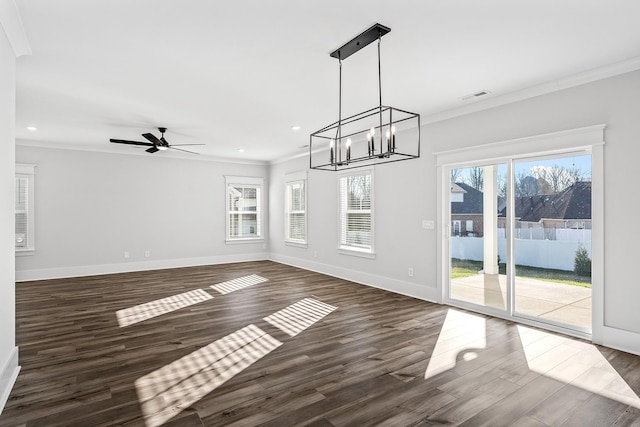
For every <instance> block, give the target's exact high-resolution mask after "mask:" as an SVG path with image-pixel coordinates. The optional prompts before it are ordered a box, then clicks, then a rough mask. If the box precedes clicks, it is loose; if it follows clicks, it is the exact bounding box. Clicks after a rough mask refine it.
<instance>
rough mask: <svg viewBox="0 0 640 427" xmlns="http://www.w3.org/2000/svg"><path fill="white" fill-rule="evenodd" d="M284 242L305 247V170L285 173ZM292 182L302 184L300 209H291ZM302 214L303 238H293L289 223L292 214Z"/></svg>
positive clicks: (306, 237)
mask: <svg viewBox="0 0 640 427" xmlns="http://www.w3.org/2000/svg"><path fill="white" fill-rule="evenodd" d="M284 181H285V183H284V243H285V244H286V245H290V246H298V247H303V248H306V247H307V245H308V243H307V240H308V214H307V202H308V197H307V191H308V190H307V171H301V172H296V173H290V174H287V175H285V179H284ZM294 184H302V186H303V197H304V205H303V206H302V208H303V209H302V210H296V211H294V210H291V209H290V207H291V190H292V186H293V185H294ZM294 213H295V214H302V215H303V216H304V238H303V239H295V238H292V237H291V235H290V231H291V230H290V224H291V215H292V214H294Z"/></svg>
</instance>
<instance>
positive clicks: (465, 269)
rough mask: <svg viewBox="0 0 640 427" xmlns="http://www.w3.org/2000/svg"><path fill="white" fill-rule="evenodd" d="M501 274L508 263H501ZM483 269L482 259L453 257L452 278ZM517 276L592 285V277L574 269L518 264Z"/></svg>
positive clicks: (567, 283)
mask: <svg viewBox="0 0 640 427" xmlns="http://www.w3.org/2000/svg"><path fill="white" fill-rule="evenodd" d="M498 267H499V269H500V274H505V273H506V265H505V264H500V265H499V266H498ZM480 270H482V261H470V260H464V259H456V258H452V259H451V278H452V279H459V278H461V277H468V276H473V275H476V274H478V271H480ZM516 276H520V277H528V278H531V279H540V280H545V281H547V282H555V283H564V284H565V285H572V286H582V287H583V288H590V287H591V277H584V276H578V275H577V274H575V273H574V272H573V271H564V270H553V269H549V268H538V267H528V266H525V265H516Z"/></svg>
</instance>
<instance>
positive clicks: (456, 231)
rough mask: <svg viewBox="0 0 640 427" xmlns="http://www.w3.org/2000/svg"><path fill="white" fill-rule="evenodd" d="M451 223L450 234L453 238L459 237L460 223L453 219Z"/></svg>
mask: <svg viewBox="0 0 640 427" xmlns="http://www.w3.org/2000/svg"><path fill="white" fill-rule="evenodd" d="M452 223H453V226H452V230H451V234H453V235H454V236H459V235H460V232H461V230H462V225H461V224H462V223H461V222H460V221H459V220H457V219H454V220H453V221H452Z"/></svg>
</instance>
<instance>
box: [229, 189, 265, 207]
mask: <svg viewBox="0 0 640 427" xmlns="http://www.w3.org/2000/svg"><path fill="white" fill-rule="evenodd" d="M258 195H259V193H258V189H257V188H255V187H242V186H229V210H230V211H256V210H257V206H258Z"/></svg>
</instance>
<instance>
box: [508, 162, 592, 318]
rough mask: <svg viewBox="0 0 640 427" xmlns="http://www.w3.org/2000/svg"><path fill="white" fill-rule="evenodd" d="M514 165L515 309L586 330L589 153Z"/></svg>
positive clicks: (589, 221) (589, 292)
mask: <svg viewBox="0 0 640 427" xmlns="http://www.w3.org/2000/svg"><path fill="white" fill-rule="evenodd" d="M514 166H515V167H514V174H515V185H514V187H515V206H514V209H515V224H514V228H515V230H514V259H515V267H516V274H515V288H514V297H515V307H514V311H515V312H516V313H520V314H525V315H527V316H535V317H536V318H537V319H538V320H545V321H549V322H551V323H558V324H562V325H565V326H572V327H576V328H577V329H580V330H590V329H591V156H590V155H579V156H571V157H556V158H552V159H548V158H547V159H541V160H534V161H529V160H528V161H526V162H524V161H523V162H516V163H515V164H514Z"/></svg>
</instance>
